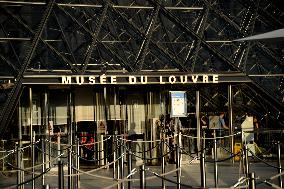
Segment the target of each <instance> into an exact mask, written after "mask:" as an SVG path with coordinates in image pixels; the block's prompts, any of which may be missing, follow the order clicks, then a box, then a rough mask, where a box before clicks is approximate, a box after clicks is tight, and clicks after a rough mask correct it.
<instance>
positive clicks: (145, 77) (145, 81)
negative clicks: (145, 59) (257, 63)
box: [141, 76, 148, 84]
mask: <svg viewBox="0 0 284 189" xmlns="http://www.w3.org/2000/svg"><path fill="white" fill-rule="evenodd" d="M147 81H148V77H147V76H141V83H142V84H147Z"/></svg>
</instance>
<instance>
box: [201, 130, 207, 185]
mask: <svg viewBox="0 0 284 189" xmlns="http://www.w3.org/2000/svg"><path fill="white" fill-rule="evenodd" d="M203 137H204V138H205V131H203ZM204 146H205V139H203V140H202V141H201V149H202V150H201V152H200V174H201V175H200V176H201V187H202V188H205V187H206V172H205V152H204V151H205V149H204Z"/></svg>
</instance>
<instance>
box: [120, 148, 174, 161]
mask: <svg viewBox="0 0 284 189" xmlns="http://www.w3.org/2000/svg"><path fill="white" fill-rule="evenodd" d="M125 149H126V150H127V151H128V152H129V153H131V154H132V155H134V156H135V157H137V158H140V159H142V160H154V159H160V158H162V157H165V156H167V155H168V154H170V153H172V152H173V150H171V151H169V152H167V153H166V154H163V155H162V156H159V157H153V158H146V157H145V158H143V157H141V156H138V155H136V154H135V153H133V152H132V151H131V150H130V149H128V148H127V147H126V146H125Z"/></svg>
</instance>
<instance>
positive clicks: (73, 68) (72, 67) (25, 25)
mask: <svg viewBox="0 0 284 189" xmlns="http://www.w3.org/2000/svg"><path fill="white" fill-rule="evenodd" d="M3 10H4V11H6V12H7V13H8V14H9V15H11V16H12V17H13V18H15V19H16V20H17V21H18V22H19V24H21V25H22V26H24V28H26V29H27V31H29V32H30V33H31V34H33V35H35V33H36V32H35V31H33V29H31V28H30V27H29V26H28V25H27V24H25V23H24V22H23V21H22V20H21V19H20V18H19V17H17V16H16V15H14V14H13V13H12V12H10V11H9V10H5V9H3ZM39 39H40V41H41V42H42V43H43V44H45V45H46V46H47V47H48V48H49V49H50V50H51V51H52V52H53V53H54V54H56V55H57V56H58V57H59V58H61V59H62V60H63V61H64V62H65V63H66V64H68V65H69V66H70V68H71V71H72V72H75V73H77V72H78V68H76V67H75V66H73V64H72V63H71V62H70V61H69V60H68V59H67V58H66V57H64V56H63V55H62V54H60V52H58V51H57V50H56V49H55V48H54V47H53V46H52V45H50V44H49V43H48V41H47V40H44V39H43V38H42V37H39Z"/></svg>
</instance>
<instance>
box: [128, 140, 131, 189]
mask: <svg viewBox="0 0 284 189" xmlns="http://www.w3.org/2000/svg"><path fill="white" fill-rule="evenodd" d="M128 149H129V150H128V158H127V159H128V161H127V163H128V175H130V173H131V170H132V154H131V153H132V144H131V141H128ZM131 178H132V176H129V179H131ZM128 189H131V181H128Z"/></svg>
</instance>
